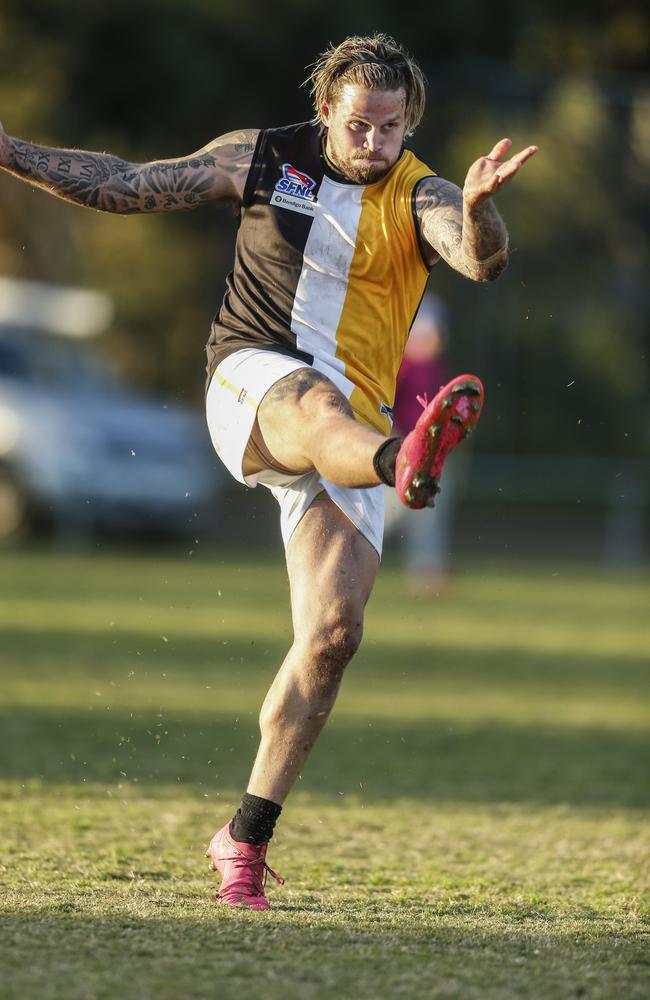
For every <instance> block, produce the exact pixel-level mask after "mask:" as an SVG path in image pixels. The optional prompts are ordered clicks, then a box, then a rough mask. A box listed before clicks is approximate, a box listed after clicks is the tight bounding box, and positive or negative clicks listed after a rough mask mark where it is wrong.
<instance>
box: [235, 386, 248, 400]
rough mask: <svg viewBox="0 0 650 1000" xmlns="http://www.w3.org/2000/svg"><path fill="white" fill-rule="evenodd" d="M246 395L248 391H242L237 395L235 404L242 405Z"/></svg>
mask: <svg viewBox="0 0 650 1000" xmlns="http://www.w3.org/2000/svg"><path fill="white" fill-rule="evenodd" d="M247 395H248V389H242V390H241V392H240V393H239V395H238V396H237V402H238V403H243V402H244V400H245V399H246V396H247Z"/></svg>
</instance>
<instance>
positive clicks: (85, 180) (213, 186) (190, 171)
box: [0, 126, 258, 214]
mask: <svg viewBox="0 0 650 1000" xmlns="http://www.w3.org/2000/svg"><path fill="white" fill-rule="evenodd" d="M257 136H258V130H257V129H245V130H241V131H239V132H230V133H229V134H228V135H223V136H220V137H219V138H217V139H214V140H213V141H212V142H210V143H208V145H206V146H204V147H203V148H202V149H199V150H197V152H196V153H192V154H191V155H190V156H185V157H181V158H180V159H177V160H155V161H153V162H151V163H129V162H127V161H125V160H121V159H119V157H116V156H112V155H111V154H110V153H91V152H85V151H84V150H78V149H52V148H49V147H47V146H38V145H35V144H34V143H30V142H23V141H22V140H21V139H14V138H12V137H11V136H8V135H7V134H6V133H5V132H4V130H3V129H2V126H0V168H2V169H4V170H6V171H7V172H8V173H10V174H13V175H14V176H16V177H19V178H21V180H24V181H26V182H27V183H28V184H33V185H35V186H36V187H40V188H43V189H44V190H46V191H49V192H50V194H54V195H56V196H57V197H59V198H64V199H65V200H66V201H72V202H74V203H75V204H77V205H85V206H87V207H88V208H95V209H98V210H99V211H102V212H117V213H119V214H132V213H135V212H144V213H147V212H174V211H178V210H179V209H189V208H195V207H196V206H197V205H201V204H205V203H206V202H214V201H228V200H235V201H237V200H239V201H240V200H241V198H242V196H243V192H244V185H245V183H246V177H247V176H248V170H249V168H250V164H251V160H252V157H253V151H254V149H255V142H256V140H257Z"/></svg>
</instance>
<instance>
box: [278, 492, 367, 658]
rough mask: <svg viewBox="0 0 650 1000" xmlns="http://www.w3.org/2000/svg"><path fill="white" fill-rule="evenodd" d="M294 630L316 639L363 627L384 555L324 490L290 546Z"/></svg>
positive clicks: (289, 564) (300, 635)
mask: <svg viewBox="0 0 650 1000" xmlns="http://www.w3.org/2000/svg"><path fill="white" fill-rule="evenodd" d="M287 568H288V571H289V583H290V587H291V612H292V618H293V626H294V635H295V637H296V639H297V640H298V641H300V639H301V638H304V639H305V640H306V641H308V642H313V640H314V637H321V638H322V640H323V641H325V642H326V641H327V639H328V636H332V635H334V634H344V633H345V634H348V635H349V634H350V633H351V632H355V631H357V632H358V639H359V640H360V638H361V630H362V627H363V614H364V609H365V606H366V603H367V601H368V598H369V597H370V593H371V591H372V587H373V584H374V582H375V577H376V575H377V569H378V568H379V556H378V554H377V552H376V550H375V549H374V548H373V547H372V545H371V544H370V542H369V541H368V540H367V539H366V538H365V537H364V536H363V535H362V534H361V532H360V531H359V530H358V529H357V528H356V527H355V525H354V524H352V522H351V521H350V520H349V519H348V518H347V517H346V516H345V514H344V513H343V512H342V511H341V510H340V509H339V508H338V507H337V506H336V504H335V503H334V502H333V501H332V500H331V499H330V498H329V496H328V495H327V494H326V493H325V492H323V493H321V494H319V496H317V497H316V499H315V500H314V502H313V503H312V505H311V507H310V508H309V510H308V511H307V513H306V514H305V516H304V517H303V519H302V521H301V522H300V524H299V525H298V527H297V528H296V530H295V531H294V533H293V536H292V538H291V540H290V542H289V545H288V547H287Z"/></svg>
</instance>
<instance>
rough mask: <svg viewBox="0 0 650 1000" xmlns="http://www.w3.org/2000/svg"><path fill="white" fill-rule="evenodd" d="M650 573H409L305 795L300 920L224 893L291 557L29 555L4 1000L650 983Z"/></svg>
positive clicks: (647, 986)
mask: <svg viewBox="0 0 650 1000" xmlns="http://www.w3.org/2000/svg"><path fill="white" fill-rule="evenodd" d="M649 609H650V581H649V580H648V578H647V577H644V578H641V577H636V578H625V577H621V578H619V579H609V580H608V579H607V578H605V577H604V576H600V575H599V573H598V571H597V570H594V569H593V568H591V569H586V568H585V569H576V568H571V567H565V566H562V565H558V566H555V565H550V564H549V565H541V566H535V567H533V568H530V567H529V568H527V569H526V568H518V567H517V566H513V565H510V566H507V565H501V566H498V565H497V566H485V567H480V566H479V567H478V568H476V567H474V568H472V569H471V570H470V569H467V570H465V571H464V572H461V573H460V574H459V576H458V579H457V580H456V582H455V584H454V586H453V588H452V590H451V592H450V593H449V594H448V595H447V596H445V597H444V598H440V599H437V600H433V601H428V602H426V601H413V600H409V599H407V598H406V597H405V595H404V593H403V590H402V583H401V578H400V576H399V574H398V573H397V571H396V570H394V569H391V568H390V567H387V566H384V567H383V568H382V571H381V574H380V577H379V581H378V585H377V587H376V591H375V594H374V595H373V598H372V600H371V604H370V607H369V611H368V616H367V625H366V638H365V640H364V645H363V647H362V650H361V652H360V653H359V654H358V655H357V657H356V658H355V660H354V661H353V663H352V665H351V667H350V668H349V673H348V675H347V677H346V680H345V682H344V687H343V691H342V694H341V697H340V700H339V703H338V705H337V707H336V709H335V713H334V715H333V717H332V720H331V722H330V724H329V726H328V728H327V729H326V730H325V732H324V734H323V736H322V738H321V741H320V742H319V744H318V745H317V747H316V749H315V751H314V753H313V755H312V758H311V760H310V762H309V764H308V766H307V768H306V769H305V772H304V775H303V777H302V778H301V780H300V781H299V783H298V787H297V788H296V790H295V792H294V794H293V795H292V797H291V798H290V800H289V802H288V803H287V806H286V808H285V810H284V813H283V815H282V818H281V821H280V824H279V827H278V832H277V836H276V839H275V840H274V842H273V845H272V851H271V854H270V861H271V864H272V866H273V867H274V868H275V869H276V870H278V871H279V872H280V873H281V874H282V875H284V876H285V877H286V880H287V882H286V885H285V886H284V887H283V888H279V887H276V886H275V884H272V885H271V886H270V889H269V894H270V897H271V899H272V903H273V906H274V908H273V910H272V911H270V912H268V913H266V914H264V913H246V912H238V911H223V910H221V909H217V908H216V907H215V906H214V905H213V902H212V896H213V894H214V887H215V879H214V876H212V875H210V874H209V873H208V871H207V867H206V865H207V862H205V860H204V858H203V852H204V849H205V846H206V844H207V842H208V840H209V838H210V836H211V834H212V833H213V832H214V830H215V829H216V827H217V825H221V824H222V823H223V822H224V821H225V819H226V818H227V817H228V816H229V815H230V814H231V813H232V811H233V809H234V807H235V806H236V805H237V803H238V799H239V794H240V792H241V790H242V788H243V786H244V784H245V781H246V776H247V772H248V769H249V765H250V762H251V759H252V756H253V753H254V749H255V745H256V740H257V729H256V714H257V708H258V705H259V703H260V701H261V698H262V696H263V693H264V691H265V689H266V687H267V686H268V683H269V681H270V680H271V677H272V676H273V673H274V671H275V669H276V667H277V665H278V663H279V661H280V659H281V657H282V653H283V651H284V650H285V649H286V647H287V645H288V643H289V641H290V624H289V619H288V613H287V599H286V590H285V580H284V570H283V568H282V566H281V564H280V563H279V562H272V561H266V562H262V563H259V564H258V563H254V562H252V561H248V562H247V561H235V560H234V558H233V559H231V558H223V559H222V558H220V557H215V558H214V559H213V560H212V561H211V560H208V559H202V560H200V561H199V560H197V559H196V557H189V556H188V555H187V554H185V555H184V556H178V557H171V556H167V557H160V556H158V557H157V556H154V555H148V556H142V557H136V556H124V557H122V558H118V557H115V558H111V557H108V556H95V557H83V556H81V555H78V556H74V555H68V556H64V555H56V554H54V553H50V554H38V553H35V552H31V553H29V552H28V553H4V554H3V555H2V558H1V562H0V628H1V634H2V639H1V649H0V662H1V677H0V713H1V715H2V726H1V732H2V742H1V747H0V753H1V758H0V789H1V798H0V821H1V824H2V831H3V837H2V840H3V851H2V857H1V858H0V882H1V887H2V901H1V904H0V905H1V909H2V914H1V917H0V920H1V928H0V948H1V951H2V956H1V967H0V996H1V997H2V998H3V1000H5V998H6V1000H9V998H11V1000H14V998H16V1000H17V998H21V1000H25V998H26V1000H31V998H37V997H38V998H39V1000H47V998H64V1000H77V998H79V1000H81V998H83V1000H90V998H109V997H110V998H113V997H124V998H152V1000H153V998H154V997H155V998H177V997H178V998H186V997H187V998H198V997H219V998H221V997H223V998H231V997H232V998H237V1000H241V997H242V996H249V995H250V994H252V995H253V996H255V997H256V998H259V1000H265V998H267V997H268V998H276V997H277V998H283V1000H293V998H311V997H315V998H321V997H332V998H337V1000H339V998H348V997H349V998H353V997H363V998H366V997H367V998H370V997H373V998H392V997H414V998H415V997H418V998H420V997H423V998H429V997H431V998H443V997H444V998H462V1000H474V998H476V1000H478V998H480V1000H492V998H506V1000H510V998H512V1000H515V998H565V997H567V998H568V997H585V998H590V1000H592V998H594V1000H595V998H599V1000H600V998H602V1000H614V998H618V997H622V998H623V997H624V998H642V997H643V998H644V1000H645V998H646V997H647V996H648V995H650V950H649V949H648V933H647V931H648V907H647V896H646V897H645V906H644V893H646V892H647V881H646V883H645V884H644V881H643V874H644V865H645V864H646V863H647V846H648V832H649V824H648V821H647V820H648V813H647V805H648V798H649V796H648V791H649V788H648V773H649V769H648V764H649V755H648V739H647V735H648V721H649V713H648V672H649V671H648V667H649V658H648V651H649V649H650V615H649V613H648V612H649Z"/></svg>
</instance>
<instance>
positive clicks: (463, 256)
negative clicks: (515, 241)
mask: <svg viewBox="0 0 650 1000" xmlns="http://www.w3.org/2000/svg"><path fill="white" fill-rule="evenodd" d="M511 145H512V144H511V142H510V140H509V139H502V140H501V141H500V142H498V143H497V144H496V146H495V147H494V149H493V150H492V152H491V153H490V155H489V156H486V157H481V158H480V159H479V160H477V161H476V162H475V163H473V164H472V166H471V167H470V169H469V171H468V173H467V177H466V178H465V184H464V186H463V189H462V190H461V189H460V188H459V187H458V186H457V185H456V184H452V183H450V181H446V180H444V179H443V178H442V177H426V178H424V180H422V181H421V182H420V184H419V185H418V188H417V191H416V199H415V207H416V214H417V217H418V220H419V223H420V233H421V236H422V238H423V240H424V243H425V246H426V248H427V249H428V250H429V251H430V258H429V260H430V263H434V262H435V260H437V259H438V257H442V258H443V259H444V260H445V261H446V262H447V263H448V264H449V265H450V266H451V267H453V268H454V270H456V271H459V272H460V274H463V275H465V277H467V278H471V279H472V280H474V281H493V280H494V279H495V278H498V276H499V275H500V274H501V272H502V271H503V270H504V268H505V267H506V266H507V263H508V233H507V230H506V227H505V223H504V221H503V219H502V218H501V216H500V215H499V213H498V211H497V209H496V207H495V205H494V202H493V201H492V195H493V194H494V193H495V192H496V191H498V190H500V188H501V187H503V185H504V184H505V183H507V182H508V181H509V180H510V179H511V178H512V177H513V176H514V174H516V172H517V171H518V170H519V168H520V167H521V166H522V165H523V164H524V163H525V162H526V160H527V159H528V158H529V157H531V156H532V155H533V154H534V153H536V152H537V147H536V146H528V148H527V149H525V150H523V151H522V152H521V153H517V154H516V155H515V156H513V157H511V158H510V159H509V160H506V161H505V162H503V163H502V162H501V157H502V156H504V155H505V153H506V152H507V151H508V150H509V149H510V146H511Z"/></svg>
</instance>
